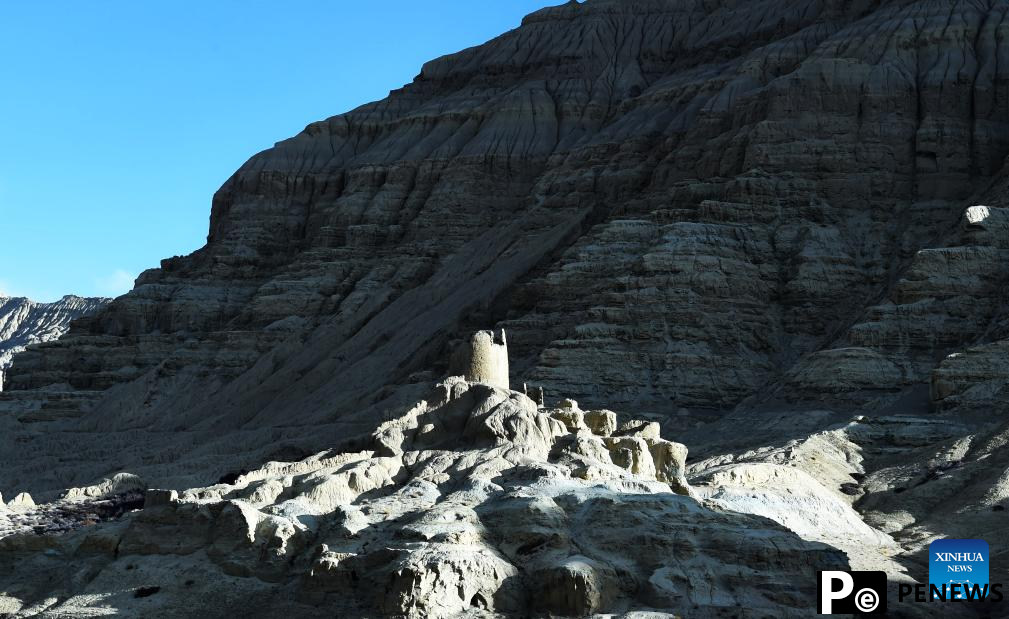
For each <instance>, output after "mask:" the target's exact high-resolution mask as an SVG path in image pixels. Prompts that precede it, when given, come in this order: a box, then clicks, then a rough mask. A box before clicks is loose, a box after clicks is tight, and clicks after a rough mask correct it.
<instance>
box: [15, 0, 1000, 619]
mask: <svg viewBox="0 0 1009 619" xmlns="http://www.w3.org/2000/svg"><path fill="white" fill-rule="evenodd" d="M1007 14H1009V0H986V1H979V0H975V1H954V0H915V1H911V0H900V1H893V2H873V1H869V0H858V1H854V2H850V1H846V2H842V1H840V0H798V1H795V2H783V1H781V0H750V1H748V2H735V1H730V0H714V1H703V2H702V1H700V0H698V1H694V0H640V1H635V2H627V1H619V0H586V1H585V2H582V3H578V2H569V3H567V4H564V5H561V6H557V7H553V8H546V9H543V10H541V11H538V12H536V13H533V14H531V15H529V16H528V17H526V19H525V20H524V21H523V23H522V25H521V27H519V28H517V29H515V30H512V31H510V32H507V33H504V34H502V35H501V36H499V37H498V38H495V39H493V40H491V41H488V42H487V43H485V44H483V45H480V46H477V47H473V48H469V49H466V50H463V51H461V52H458V53H456V54H452V55H449V56H445V57H442V58H438V59H435V60H432V61H430V62H428V63H427V64H425V65H424V66H423V67H422V68H421V70H420V72H419V74H418V75H417V77H416V78H415V79H414V81H413V82H412V83H410V84H408V85H406V86H404V87H403V88H401V89H399V90H396V91H393V92H391V93H390V94H389V96H388V97H387V98H385V99H383V100H381V101H377V102H374V103H369V104H367V105H364V106H361V107H359V108H357V109H355V110H352V111H350V112H347V113H345V114H341V115H338V116H333V117H332V118H328V119H326V120H321V121H318V122H314V123H312V124H310V125H309V126H307V127H306V128H305V130H304V131H303V132H301V133H300V134H298V135H297V136H295V137H292V138H290V139H287V140H284V141H282V142H279V143H278V144H276V145H275V146H274V147H273V148H271V149H268V150H266V151H263V152H261V153H259V154H257V155H255V156H253V157H252V158H251V159H249V160H248V162H247V163H245V165H243V166H242V167H241V168H240V169H239V170H238V171H237V172H235V174H234V175H233V176H232V177H231V178H230V179H228V180H227V181H226V182H225V183H224V185H223V186H222V187H221V188H220V190H219V191H218V192H217V193H216V195H215V196H214V197H213V202H212V207H211V211H210V226H209V233H208V237H207V243H206V245H205V246H204V247H203V248H202V249H200V250H198V251H196V252H195V253H193V254H191V255H188V256H176V257H172V258H168V259H165V260H163V261H162V263H161V267H160V268H158V269H153V270H149V271H147V272H145V273H143V274H142V275H141V276H140V277H139V278H138V280H137V282H136V286H135V287H134V289H133V290H132V291H131V292H130V293H128V294H126V295H124V296H121V297H119V298H117V299H115V300H113V301H112V302H111V303H109V304H108V305H106V306H104V307H103V308H101V309H100V310H98V311H97V312H96V313H94V314H92V315H90V316H88V317H85V318H81V319H78V320H76V321H74V322H73V323H72V325H71V326H70V329H69V332H67V333H66V334H65V335H64V336H63V337H61V338H60V339H59V340H57V341H52V342H48V343H43V344H39V345H34V346H31V347H29V349H28V350H27V351H25V352H22V353H20V354H18V355H17V356H16V357H15V358H14V363H13V365H12V367H11V368H10V369H9V370H8V371H7V375H6V377H5V379H4V392H3V394H2V396H0V492H3V495H4V497H5V499H7V500H12V499H13V500H12V503H13V504H12V505H10V506H8V507H6V508H4V507H0V615H4V614H5V613H6V614H7V615H10V616H12V617H30V616H41V617H54V618H55V617H75V618H76V617H93V616H100V615H103V614H104V615H114V614H117V613H118V614H121V615H124V616H145V617H146V616H158V617H189V616H194V613H195V614H200V615H201V616H213V617H218V616H220V617H224V616H236V615H248V616H278V615H283V616H287V617H292V618H293V617H310V616H319V615H320V614H325V615H333V616H350V617H357V616H362V617H366V616H367V617H373V616H408V617H452V616H472V617H477V616H496V615H498V616H547V615H553V616H589V615H592V614H597V613H598V614H604V613H605V614H616V615H624V616H628V617H639V618H642V619H643V618H645V617H657V616H668V615H678V616H686V617H765V616H774V617H783V616H796V617H799V616H808V615H810V614H815V602H816V586H815V583H816V571H817V570H822V569H857V570H884V571H886V572H887V574H888V578H889V582H890V585H891V587H892V588H894V589H895V588H896V587H897V586H898V584H899V583H902V582H903V583H909V582H912V581H918V582H927V579H928V568H927V556H926V551H927V547H928V544H929V542H930V541H932V540H934V539H937V538H940V537H953V538H982V539H985V540H986V541H987V542H988V543H989V545H990V548H991V564H990V570H991V581H992V582H1005V581H1007V577H1009V552H1007V549H1009V546H1007V544H1009V531H1007V529H1006V527H1007V519H1006V517H1005V511H1004V510H1005V507H1006V504H1007V503H1009V450H1007V449H1006V443H1007V441H1009V421H1007V418H1006V415H1007V414H1009V357H1007V354H1009V305H1007V299H1006V298H1005V297H1006V293H1005V291H1006V290H1007V289H1009V288H1007V286H1006V284H1007V279H1009V158H1007V156H1009V18H1007ZM484 329H488V330H489V329H493V330H495V331H494V333H500V330H502V329H503V330H504V333H505V334H507V359H508V367H507V368H506V369H505V370H503V371H504V374H503V377H502V376H501V375H500V373H498V374H494V376H496V378H495V379H494V380H490V381H489V380H486V377H485V375H484V374H483V372H484V371H485V368H484V369H481V370H480V371H476V370H474V371H473V372H470V371H468V370H467V371H463V372H459V371H458V367H457V366H456V364H455V362H454V361H455V360H454V355H457V354H458V353H457V351H458V350H459V349H460V346H461V347H463V349H465V347H466V346H468V345H470V344H471V343H472V342H473V341H475V340H471V337H472V336H473V334H474V333H475V332H478V331H480V330H484ZM493 337H494V338H499V339H500V341H501V342H502V343H503V342H504V335H500V336H499V335H494V336H493ZM497 341H498V339H494V342H497ZM502 345H503V344H502ZM0 350H2V349H0ZM464 365H465V364H464ZM492 365H493V364H492ZM481 367H484V366H481ZM495 367H496V366H495ZM500 370H501V368H498V369H497V370H495V371H500ZM460 373H461V374H462V376H461V377H460V376H458V374H460ZM453 374H455V375H456V376H453ZM505 383H507V385H506V384H505ZM539 389H542V390H543V393H544V399H543V402H542V405H540V403H539V402H537V400H538V397H539V396H538V390H539ZM22 493H28V495H30V500H29V499H28V496H27V495H24V494H22ZM141 496H143V497H144V498H143V499H142V500H141V499H140V498H139V497H141ZM15 497H19V498H18V499H15ZM138 508H139V509H138ZM57 518H59V519H61V520H59V526H51V525H52V523H53V522H54V519H57ZM937 612H941V613H944V616H960V615H963V616H978V613H980V615H981V616H985V614H986V613H991V614H993V616H998V615H999V614H1000V613H999V610H998V608H995V607H993V606H991V605H990V604H972V605H959V604H958V605H948V606H946V605H944V606H942V607H937V606H933V605H929V604H913V603H905V604H898V603H897V602H896V596H895V595H893V596H892V597H891V598H890V614H891V615H893V616H930V613H932V614H935V613H937Z"/></svg>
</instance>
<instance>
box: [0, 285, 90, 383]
mask: <svg viewBox="0 0 1009 619" xmlns="http://www.w3.org/2000/svg"><path fill="white" fill-rule="evenodd" d="M107 302H108V299H98V298H90V299H89V298H82V297H76V296H72V295H68V296H65V297H63V298H62V299H60V300H59V301H56V302H54V303H37V302H35V301H32V300H31V299H26V298H23V297H18V298H10V297H3V296H0V390H2V389H3V378H4V371H5V370H7V368H9V367H10V365H11V362H12V360H13V358H14V355H16V354H17V353H19V352H21V351H23V350H24V349H25V348H26V347H28V346H31V345H33V344H39V343H42V342H51V341H53V340H56V339H59V337H60V336H61V335H63V334H64V333H66V332H67V330H68V329H69V328H70V322H71V321H73V320H76V319H77V318H81V317H83V316H87V315H89V314H93V313H95V312H97V311H98V310H99V309H100V308H101V307H102V306H103V305H105V304H106V303H107Z"/></svg>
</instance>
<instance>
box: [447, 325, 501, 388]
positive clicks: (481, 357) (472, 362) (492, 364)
mask: <svg viewBox="0 0 1009 619" xmlns="http://www.w3.org/2000/svg"><path fill="white" fill-rule="evenodd" d="M449 373H450V374H451V375H453V376H465V377H466V380H468V381H470V382H474V383H485V384H488V385H493V386H495V387H501V388H502V389H509V388H510V387H509V382H508V343H507V341H506V340H505V332H504V329H501V331H500V332H499V333H495V332H493V331H477V332H476V333H474V334H473V335H472V336H470V338H469V340H467V341H466V342H464V343H463V344H461V345H460V346H459V347H458V348H456V350H455V353H453V355H452V359H451V363H450V364H449Z"/></svg>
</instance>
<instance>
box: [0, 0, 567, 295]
mask: <svg viewBox="0 0 1009 619" xmlns="http://www.w3.org/2000/svg"><path fill="white" fill-rule="evenodd" d="M551 4H560V0H552V1H551V0H505V1H501V0H497V1H494V0H445V1H441V0H440V1H438V2H431V3H423V2H416V1H415V0H414V1H405V0H385V1H384V2H380V3H376V2H346V1H342V2H341V1H330V2H323V1H316V2H313V1H308V0H288V1H285V2H283V3H281V2H265V1H262V2H260V1H255V0H246V1H239V0H218V1H215V2H196V1H186V0H173V1H171V2H168V1H162V2H153V1H152V2H146V1H145V2H137V1H136V0H131V1H117V0H103V1H102V2H78V1H69V0H67V1H63V2H60V1H52V2H44V3H33V2H7V3H3V4H0V58H3V62H0V92H2V93H3V95H2V96H0V294H7V295H18V296H30V297H32V298H35V299H38V300H53V299H56V298H59V297H60V296H62V295H64V294H69V293H73V294H79V295H89V296H90V295H102V296H114V295H118V294H122V293H123V292H125V291H126V290H128V289H129V288H130V287H131V286H132V280H133V278H134V277H135V276H136V275H138V274H139V273H140V272H141V271H143V270H144V269H147V268H151V267H155V266H157V265H158V263H159V261H160V260H161V258H165V257H169V256H173V255H179V254H187V253H189V252H191V251H193V250H195V249H197V248H199V247H200V246H202V245H203V242H204V240H205V239H206V234H207V226H208V221H209V215H210V199H211V196H212V195H213V193H214V191H216V190H217V188H218V187H220V185H221V184H222V183H223V182H224V181H225V180H226V179H227V178H228V176H230V175H231V173H232V172H234V171H235V169H237V168H238V167H239V166H240V165H241V164H242V163H243V162H244V161H245V160H246V159H248V158H249V157H250V156H252V155H253V154H255V153H256V152H258V151H260V150H263V149H264V148H268V147H270V146H272V145H273V143H274V142H277V141H280V140H282V139H284V138H287V137H289V136H292V135H294V134H296V133H297V132H298V131H300V130H301V129H302V128H304V126H305V125H307V124H308V123H310V122H312V121H315V120H319V119H322V118H326V117H329V116H332V115H334V114H338V113H341V112H344V111H347V110H349V109H352V108H354V107H357V106H358V105H360V104H362V103H365V102H368V101H372V100H375V99H380V98H382V97H384V96H386V95H387V94H388V92H389V90H391V89H393V88H398V87H400V86H402V85H403V84H405V83H407V82H409V81H410V80H411V79H412V78H413V76H415V75H416V74H417V73H418V72H419V70H420V67H421V65H422V64H423V63H424V62H425V61H427V60H429V59H431V58H435V57H437V56H441V55H444V54H447V53H451V52H454V51H457V50H459V49H463V48H465V47H469V46H471V45H476V44H479V43H482V42H483V41H485V40H487V39H490V38H492V37H494V36H496V35H497V34H500V33H502V32H504V31H506V30H509V29H511V28H514V27H517V26H518V25H519V23H520V21H521V19H522V16H524V15H526V14H528V13H530V12H532V11H534V10H536V9H538V8H540V7H543V6H547V5H551Z"/></svg>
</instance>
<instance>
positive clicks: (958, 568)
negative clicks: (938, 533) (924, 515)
mask: <svg viewBox="0 0 1009 619" xmlns="http://www.w3.org/2000/svg"><path fill="white" fill-rule="evenodd" d="M988 554H989V553H988V542H986V541H984V540H983V539H937V540H935V541H934V542H932V543H931V544H929V545H928V588H929V598H930V599H932V600H933V601H935V600H942V601H946V600H953V601H968V602H969V601H973V600H984V599H987V598H988V596H990V595H992V596H993V598H992V599H994V600H995V601H1001V600H1002V592H1001V591H999V590H998V589H999V588H1001V586H1002V585H1001V584H995V585H991V584H990V582H989V580H988Z"/></svg>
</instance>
